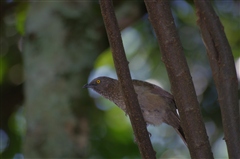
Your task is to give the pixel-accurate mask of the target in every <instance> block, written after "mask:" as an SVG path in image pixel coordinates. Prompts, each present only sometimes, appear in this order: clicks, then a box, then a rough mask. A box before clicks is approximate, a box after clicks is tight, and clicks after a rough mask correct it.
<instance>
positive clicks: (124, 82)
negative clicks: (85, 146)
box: [100, 0, 156, 159]
mask: <svg viewBox="0 0 240 159" xmlns="http://www.w3.org/2000/svg"><path fill="white" fill-rule="evenodd" d="M100 7H101V12H102V16H103V20H104V23H105V27H106V30H107V34H108V39H109V43H110V46H111V48H112V55H113V60H114V64H115V68H116V72H117V75H118V79H119V81H120V84H121V88H122V93H123V97H124V102H125V104H126V107H127V112H128V115H129V117H130V120H131V123H132V127H133V131H134V134H135V137H136V140H137V143H138V147H139V150H140V153H141V155H142V158H144V159H154V158H156V157H155V152H154V150H153V148H152V145H151V142H150V139H149V134H148V131H147V129H146V123H145V121H144V119H143V116H142V112H141V110H140V107H139V103H138V100H137V96H136V93H135V91H134V88H133V85H132V80H131V76H130V72H129V68H128V61H127V58H126V55H125V51H124V48H123V44H122V39H121V34H120V31H119V27H118V24H117V19H116V16H115V13H114V9H113V4H112V1H111V0H100Z"/></svg>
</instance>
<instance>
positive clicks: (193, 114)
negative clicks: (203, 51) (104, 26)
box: [145, 0, 213, 159]
mask: <svg viewBox="0 0 240 159" xmlns="http://www.w3.org/2000/svg"><path fill="white" fill-rule="evenodd" d="M145 4H146V6H147V10H148V13H149V18H150V21H151V23H152V25H153V28H154V30H155V33H156V35H157V38H158V43H159V46H160V48H161V52H162V56H163V57H162V59H163V62H164V63H165V65H166V68H167V72H168V75H169V79H170V81H171V85H172V93H173V95H174V99H175V101H176V105H177V106H178V110H179V114H180V119H181V125H182V127H183V130H184V133H185V136H186V139H187V143H188V147H189V150H190V154H191V157H192V158H207V159H211V158H213V154H212V152H211V147H210V144H209V141H208V136H207V134H206V129H205V126H204V123H203V120H202V116H201V112H200V107H199V104H198V101H197V97H196V93H195V90H194V86H193V82H192V79H191V75H190V71H189V68H188V66H187V62H186V58H185V56H184V53H183V49H182V46H181V43H180V40H179V36H178V34H177V31H176V27H175V25H174V19H173V17H172V14H171V9H170V5H169V1H160V0H159V1H156V0H155V1H149V0H145Z"/></svg>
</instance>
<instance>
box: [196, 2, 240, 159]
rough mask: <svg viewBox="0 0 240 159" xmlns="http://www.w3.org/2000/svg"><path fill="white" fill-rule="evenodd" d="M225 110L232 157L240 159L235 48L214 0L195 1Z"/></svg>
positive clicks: (226, 138) (227, 140)
mask: <svg viewBox="0 0 240 159" xmlns="http://www.w3.org/2000/svg"><path fill="white" fill-rule="evenodd" d="M194 3H195V5H196V8H197V16H198V22H197V23H198V25H199V26H200V28H201V32H202V38H203V41H204V43H205V46H206V49H207V53H208V58H209V62H210V65H211V68H212V72H213V78H214V82H215V84H216V88H217V92H218V101H219V104H220V107H221V114H222V122H223V129H224V135H225V141H226V143H227V148H228V154H229V158H240V151H239V147H240V129H239V125H240V117H239V105H238V96H237V94H238V82H237V75H236V70H235V65H234V59H233V55H232V51H231V48H230V46H229V43H228V41H227V38H226V35H225V33H224V28H223V26H222V24H221V22H220V20H219V18H218V16H217V15H216V13H215V12H214V10H213V8H212V6H211V4H210V1H199V0H195V1H194Z"/></svg>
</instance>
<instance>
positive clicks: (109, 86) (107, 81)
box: [83, 76, 118, 97]
mask: <svg viewBox="0 0 240 159" xmlns="http://www.w3.org/2000/svg"><path fill="white" fill-rule="evenodd" d="M83 88H91V89H93V90H94V91H96V92H97V93H99V94H101V95H103V96H105V97H106V95H109V93H110V92H112V91H118V90H116V89H118V81H117V80H116V79H112V78H109V77H105V76H101V77H97V78H95V79H93V80H92V81H91V82H90V83H88V84H85V85H84V86H83Z"/></svg>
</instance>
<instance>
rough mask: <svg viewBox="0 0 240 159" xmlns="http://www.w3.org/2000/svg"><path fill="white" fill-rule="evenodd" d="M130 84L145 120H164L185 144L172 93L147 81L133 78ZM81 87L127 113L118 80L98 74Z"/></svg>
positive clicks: (153, 122) (156, 123) (158, 121)
mask: <svg viewBox="0 0 240 159" xmlns="http://www.w3.org/2000/svg"><path fill="white" fill-rule="evenodd" d="M132 84H133V86H134V90H135V92H136V94H137V98H138V101H139V105H140V108H141V111H142V114H143V117H144V120H145V122H146V123H147V124H149V125H154V126H157V125H161V124H162V123H163V122H164V123H166V124H168V125H170V126H172V127H173V128H174V129H175V130H176V132H177V133H178V134H179V136H180V137H181V138H182V140H183V142H184V143H185V145H186V146H187V142H186V138H185V135H184V132H183V129H182V127H181V123H180V118H179V116H178V114H177V111H176V109H177V107H176V104H175V101H174V98H173V95H172V94H170V93H169V92H167V91H165V90H164V89H162V88H161V87H159V86H157V85H154V84H151V83H149V82H145V81H140V80H136V79H133V80H132ZM83 88H90V89H92V90H94V91H95V92H97V93H98V94H100V95H101V96H103V97H104V98H106V99H108V100H110V101H112V102H113V103H115V104H116V105H117V106H118V107H119V108H121V109H122V110H123V111H124V112H125V113H126V114H127V109H126V105H125V102H124V99H123V96H122V93H121V86H120V82H119V81H118V80H117V79H113V78H110V77H106V76H100V77H97V78H94V79H93V80H92V81H91V82H90V83H88V84H85V85H84V86H83Z"/></svg>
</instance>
